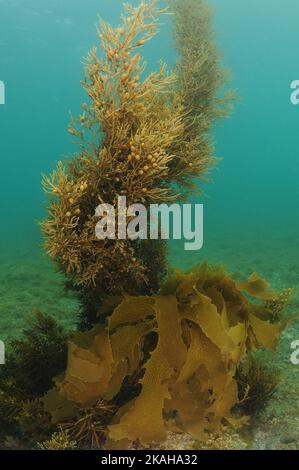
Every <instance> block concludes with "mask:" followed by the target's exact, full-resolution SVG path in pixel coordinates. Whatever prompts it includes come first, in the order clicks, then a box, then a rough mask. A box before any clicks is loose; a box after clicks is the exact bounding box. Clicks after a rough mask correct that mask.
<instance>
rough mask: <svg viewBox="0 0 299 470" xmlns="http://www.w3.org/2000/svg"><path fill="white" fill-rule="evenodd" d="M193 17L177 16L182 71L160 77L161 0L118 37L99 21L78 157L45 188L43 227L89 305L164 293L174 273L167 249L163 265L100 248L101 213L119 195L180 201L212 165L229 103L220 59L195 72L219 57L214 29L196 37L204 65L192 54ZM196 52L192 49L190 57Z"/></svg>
mask: <svg viewBox="0 0 299 470" xmlns="http://www.w3.org/2000/svg"><path fill="white" fill-rule="evenodd" d="M184 9H185V7H184V2H179V3H178V4H177V11H176V15H175V17H176V21H177V31H178V32H177V37H178V38H179V40H178V41H177V43H178V50H179V53H180V55H181V59H180V60H179V63H178V65H177V67H176V69H175V70H173V71H168V70H167V66H166V64H165V63H163V62H161V64H160V68H159V70H157V71H156V72H151V73H148V72H146V65H145V63H144V60H143V58H142V54H141V51H142V47H143V46H144V45H145V44H146V43H147V42H148V41H150V40H151V39H152V38H153V37H154V36H155V35H156V34H157V33H158V26H159V17H160V16H161V15H163V14H164V13H165V10H162V9H160V8H159V6H158V2H157V1H156V0H149V1H145V0H142V1H141V2H140V5H139V6H137V7H133V6H130V5H126V7H125V13H124V15H123V16H122V23H121V25H119V26H118V27H116V28H113V27H112V26H111V25H109V24H107V23H106V22H104V21H103V20H100V24H99V30H98V39H99V45H98V47H95V48H93V49H91V51H90V53H89V54H88V56H87V58H86V60H85V75H84V80H83V82H82V85H83V87H84V89H85V91H86V95H87V101H86V102H85V103H83V104H82V114H81V115H80V116H79V118H78V119H74V118H72V121H71V123H70V127H69V132H70V134H71V135H73V136H74V137H76V138H77V140H78V144H79V152H78V154H76V155H74V156H73V157H72V158H71V159H70V160H69V161H67V162H65V163H62V162H60V163H59V164H58V167H57V169H56V171H54V172H53V173H52V175H50V176H46V177H45V178H44V180H43V186H44V189H45V192H46V193H47V194H48V195H49V196H50V205H49V208H48V218H47V220H46V221H44V222H43V223H42V229H43V232H44V235H45V238H46V250H47V252H48V254H49V255H50V256H51V257H52V258H53V259H54V260H55V261H57V263H58V265H59V267H60V268H61V269H62V270H63V271H64V272H65V273H66V274H67V275H68V277H69V279H70V280H71V283H72V284H73V285H74V286H75V287H77V288H79V291H80V294H83V296H84V298H86V297H87V299H88V300H87V302H88V303H89V304H90V299H91V298H92V299H93V298H94V297H95V295H94V294H95V293H96V296H97V297H98V292H99V291H100V292H101V293H102V294H106V293H110V294H111V293H112V294H115V293H117V292H119V291H122V290H124V291H127V292H130V293H132V294H153V293H156V292H157V289H158V288H159V285H160V284H161V281H162V280H163V275H164V274H165V272H166V261H165V260H166V256H165V246H164V244H163V243H162V244H160V245H159V244H158V243H157V244H156V245H157V253H159V259H158V256H151V259H152V260H154V261H153V262H148V260H149V256H148V250H150V252H151V255H153V247H151V246H150V244H147V243H143V242H140V241H136V242H132V241H128V240H117V241H114V240H113V241H111V240H106V241H101V242H99V241H98V240H97V238H96V235H95V225H96V222H97V219H96V217H95V209H96V207H97V206H98V205H99V204H100V203H103V202H104V203H109V204H112V205H113V206H116V205H117V204H116V203H117V200H118V197H119V196H126V197H127V204H128V205H130V204H132V203H143V204H144V205H145V206H148V205H149V204H151V203H154V202H156V203H158V202H159V203H167V202H169V201H174V200H180V199H182V197H183V195H184V194H185V193H186V192H188V191H190V189H191V188H193V189H194V185H193V182H194V178H197V177H202V176H203V175H204V173H205V172H206V170H207V168H208V167H209V165H210V164H211V163H212V162H213V157H212V151H213V149H212V146H211V145H210V142H209V140H208V139H207V135H206V134H207V131H208V129H209V128H210V126H211V125H212V123H213V122H214V120H215V118H216V117H218V116H219V114H221V113H219V109H220V108H221V105H222V102H220V101H218V100H216V97H215V94H216V91H217V88H218V86H219V85H220V84H221V83H222V78H220V77H222V72H221V71H220V70H219V69H218V67H219V64H218V62H217V61H216V59H209V60H210V61H211V64H210V65H209V66H203V67H202V68H201V67H199V65H197V67H196V66H195V65H194V64H193V63H192V61H195V59H196V61H195V63H198V61H199V60H206V57H207V56H208V57H210V56H209V54H210V53H211V51H212V50H213V46H212V45H210V41H211V35H210V30H209V28H208V27H207V28H205V29H203V31H201V30H200V29H199V30H198V29H195V30H194V38H193V40H194V42H197V43H198V47H200V48H201V49H203V51H202V56H201V55H200V56H199V57H193V56H190V55H188V56H187V55H186V48H188V49H189V46H190V44H189V43H190V41H191V39H190V34H191V33H190V34H189V35H187V34H185V30H186V28H187V25H188V21H189V18H188V16H186V17H185V19H183V15H182V12H184V11H185V10H184ZM201 15H202V10H201V9H199V10H196V18H197V17H198V19H199V21H200V22H201V23H202V24H205V22H206V19H207V18H206V16H203V17H201ZM195 22H196V21H195ZM198 41H201V42H202V44H201V42H198ZM184 44H185V45H184ZM195 50H196V47H194V46H193V49H191V51H190V53H191V52H192V51H193V54H195ZM215 55H216V53H215ZM213 57H214V56H213ZM189 61H190V63H189V65H188V62H189ZM209 63H210V62H209ZM188 66H189V70H188V71H187V68H188ZM187 74H188V79H189V80H190V81H189V87H187V83H186V75H187ZM206 74H207V76H206ZM199 87H200V89H199ZM190 88H191V89H190ZM94 313H95V312H93V313H92V315H91V316H94Z"/></svg>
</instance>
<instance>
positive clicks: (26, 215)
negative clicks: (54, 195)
mask: <svg viewBox="0 0 299 470" xmlns="http://www.w3.org/2000/svg"><path fill="white" fill-rule="evenodd" d="M133 3H134V4H137V3H138V2H137V1H136V0H135V1H134V2H133ZM210 3H211V4H212V5H213V6H214V10H215V32H216V38H217V41H218V44H219V47H220V50H221V53H222V57H223V62H224V64H225V65H226V66H227V67H228V68H229V69H230V70H231V86H232V88H235V89H237V90H238V96H239V100H238V101H237V102H236V107H235V110H234V112H233V114H232V116H231V117H230V119H228V120H225V121H224V122H222V123H221V124H219V125H218V126H217V128H216V129H215V131H214V134H215V144H216V148H215V152H216V154H217V155H218V156H219V157H221V158H222V159H223V160H222V161H220V162H219V166H218V169H217V170H215V171H213V173H212V178H213V183H212V184H206V185H205V186H204V189H205V196H204V197H201V198H199V199H196V201H197V202H201V203H204V205H205V245H204V249H203V250H201V251H200V252H198V253H191V254H190V253H189V254H187V253H186V252H184V251H183V250H182V246H181V245H180V244H171V251H170V259H171V262H172V263H173V264H175V265H179V266H182V267H188V266H190V265H191V264H193V263H195V262H198V261H201V260H203V259H209V260H210V261H213V262H214V261H215V262H223V263H225V264H226V265H227V266H228V267H229V269H230V270H231V271H232V272H233V273H234V274H235V275H236V276H237V277H240V278H242V277H244V276H246V275H247V274H250V272H252V271H258V272H260V273H261V274H262V275H264V276H267V278H268V279H269V280H270V281H271V283H272V284H273V285H274V286H275V287H276V288H283V287H289V286H290V287H297V286H298V283H299V282H298V281H299V237H298V230H299V217H298V203H299V184H298V181H299V165H298V160H299V154H298V124H299V106H293V105H292V104H291V102H290V94H291V90H290V84H291V82H292V81H293V80H296V79H299V70H298V60H297V53H296V51H297V45H298V43H299V29H298V19H299V3H298V0H284V1H283V2H282V1H281V0H251V1H250V2H249V1H244V0H243V1H241V0H213V1H212V0H211V1H210ZM121 7H122V1H121V0H84V1H83V0H0V80H1V81H3V82H4V83H5V87H6V103H5V105H4V106H2V105H1V106H0V155H1V185H0V218H1V225H0V227H1V229H0V339H1V338H6V337H8V336H14V335H15V334H17V333H18V332H19V330H20V329H21V328H22V326H23V325H24V324H25V322H26V319H27V318H28V316H29V315H30V313H31V312H32V310H33V309H35V308H39V309H42V310H45V311H47V312H49V313H52V314H53V315H56V317H57V318H58V319H59V321H61V322H63V323H65V324H67V325H70V324H71V323H72V321H73V318H74V314H75V312H76V310H77V304H76V301H75V300H74V299H72V298H71V297H69V296H66V295H65V293H64V292H63V278H62V277H61V276H59V275H58V274H56V273H55V271H54V269H53V267H52V265H51V263H50V262H49V261H48V260H47V259H46V258H45V257H44V255H43V250H42V247H41V243H42V241H41V238H40V234H39V229H38V226H37V221H38V220H40V219H42V218H43V217H44V215H45V212H44V207H45V200H44V195H43V193H42V190H41V184H40V181H41V175H42V174H43V173H49V172H50V171H51V170H52V169H53V168H54V167H55V165H56V162H57V160H59V159H61V158H63V157H64V156H65V155H68V154H70V153H72V152H73V151H75V150H76V147H74V145H73V144H72V142H71V139H70V136H69V134H68V133H67V126H68V123H69V112H70V111H71V112H72V113H73V114H74V115H76V114H77V113H78V112H79V110H80V103H81V101H82V100H83V99H84V94H83V91H82V88H81V86H80V80H81V79H82V77H83V69H82V64H81V60H82V58H83V57H84V56H85V55H86V54H87V52H88V50H89V48H90V47H91V46H92V45H94V44H95V42H96V40H97V37H96V30H95V24H96V19H97V15H98V14H100V15H101V16H102V17H104V19H107V20H108V21H110V22H112V23H113V24H117V23H118V20H119V16H120V12H121ZM164 21H165V20H164ZM145 56H146V59H147V61H148V67H149V70H151V69H155V68H157V66H158V62H159V60H160V58H163V59H164V60H166V61H167V62H168V63H169V65H170V66H171V65H172V64H173V62H174V59H175V54H174V51H173V49H172V39H171V35H170V25H169V24H167V23H165V24H162V25H161V33H160V35H159V36H158V37H157V38H155V39H154V41H153V42H151V43H150V45H148V46H146V48H145ZM298 306H299V302H298V300H296V299H295V300H294V305H293V308H294V309H296V308H297V307H298ZM298 338H299V328H296V325H295V326H293V328H292V329H290V330H288V332H287V333H286V336H285V339H284V340H283V344H282V347H281V350H280V353H279V356H278V359H277V362H278V363H279V366H280V367H281V368H282V369H286V372H285V373H286V379H285V383H284V385H283V386H284V387H286V388H287V389H288V390H289V389H290V388H291V389H292V390H295V392H294V393H295V395H294V397H293V400H294V402H292V403H293V405H291V404H289V405H287V404H286V403H285V402H284V401H283V400H282V402H280V409H282V410H283V411H282V413H283V416H284V418H285V416H286V415H287V416H288V417H287V418H286V419H290V420H291V419H295V418H296V417H297V416H299V412H296V410H295V411H294V412H291V410H292V409H293V410H294V406H295V402H296V400H295V397H296V390H298V389H299V387H298V380H299V379H297V376H298V374H299V370H296V372H297V376H296V374H294V369H292V368H291V366H290V365H289V361H288V357H289V356H288V355H289V350H288V349H289V344H290V342H291V341H292V340H293V339H298ZM283 390H284V389H283ZM281 393H282V395H283V391H282V392H281ZM292 407H293V408H292ZM274 409H275V406H274ZM269 413H271V410H270V412H269ZM291 415H292V418H291ZM287 426H288V425H287ZM293 426H295V424H294V423H293V422H292V423H291V422H290V423H289V427H291V428H293ZM297 427H298V423H297ZM278 434H279V432H278ZM265 439H266V438H265ZM298 442H299V436H298Z"/></svg>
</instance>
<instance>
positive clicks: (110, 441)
mask: <svg viewBox="0 0 299 470" xmlns="http://www.w3.org/2000/svg"><path fill="white" fill-rule="evenodd" d="M249 282H250V281H249ZM253 293H254V291H253V290H252V289H251V294H253ZM270 295H272V294H270V293H269V292H266V291H260V290H258V291H257V292H256V296H257V299H263V298H264V297H265V296H267V297H269V296H270ZM258 304H259V305H263V302H262V300H260V302H259V303H258ZM283 328H284V325H283V324H280V323H271V322H270V318H269V319H268V320H264V319H263V320H261V318H260V314H259V311H258V310H257V303H256V302H255V303H252V302H250V301H249V300H247V299H246V296H245V295H244V292H243V291H242V288H241V287H239V286H238V285H237V284H236V283H235V282H234V281H233V280H232V279H231V278H230V277H229V276H228V275H227V274H226V273H225V271H223V270H221V269H216V268H211V267H209V266H206V265H203V266H201V267H200V268H198V269H197V270H196V271H194V272H191V273H186V274H184V273H177V274H176V276H175V277H174V278H173V279H171V280H170V281H169V282H168V284H167V285H165V287H164V288H163V290H162V291H161V294H160V295H157V296H146V297H142V296H137V297H136V296H128V295H125V296H124V298H123V299H122V301H121V302H120V303H119V305H118V306H117V307H116V309H115V310H114V312H113V314H112V315H111V316H110V317H109V319H108V321H107V323H105V324H103V325H97V326H95V327H94V328H93V329H92V330H91V331H89V332H88V333H78V334H77V335H75V336H74V337H73V338H72V340H71V342H70V343H69V356H68V367H67V369H66V372H65V374H64V375H63V376H61V377H59V378H58V379H57V381H56V387H55V388H54V389H52V390H51V391H49V393H48V394H47V395H46V396H45V397H44V399H43V403H44V406H45V411H46V412H47V413H49V414H50V415H51V416H52V420H53V423H56V424H60V425H61V424H62V423H63V422H69V420H72V419H73V426H75V429H76V426H77V427H80V424H78V423H82V420H81V421H80V420H79V421H78V419H77V418H75V419H74V407H75V408H78V407H79V408H80V407H81V408H82V407H83V409H88V408H90V407H91V406H92V404H93V403H96V402H97V401H98V400H101V402H102V403H105V404H106V405H105V406H104V409H105V408H107V407H108V409H109V406H110V407H112V408H111V414H110V417H109V422H108V423H107V421H106V426H105V430H106V431H105V446H106V448H109V449H112V448H118V449H125V448H131V447H132V445H134V443H136V442H138V443H139V444H140V445H141V446H143V447H148V446H152V445H157V444H158V443H161V442H163V441H165V440H166V439H167V433H168V432H177V433H186V434H189V435H190V436H192V437H193V438H194V439H196V440H198V441H203V440H205V439H210V437H211V434H212V433H218V434H219V433H221V432H223V430H224V429H225V428H227V427H228V426H231V427H232V428H233V429H239V428H241V427H242V426H243V425H244V424H247V423H248V421H249V418H248V416H246V415H244V414H240V413H234V412H233V409H234V407H235V406H236V405H237V404H238V403H239V401H240V399H239V384H238V377H237V374H238V371H239V366H240V364H241V363H242V361H243V360H244V358H245V357H246V356H247V355H248V354H250V353H252V352H254V351H256V350H257V349H258V348H269V349H272V350H275V349H276V346H277V342H278V339H279V335H280V333H281V331H282V330H283ZM239 374H240V372H239ZM249 387H250V384H249ZM128 388H131V392H130V393H129V394H128ZM125 390H126V393H125V392H124V391H125ZM255 391H256V389H255V390H253V393H255ZM247 392H249V390H248V391H247ZM103 415H104V414H103ZM76 423H77V424H76ZM77 432H78V433H79V434H80V429H77ZM102 432H103V431H102ZM102 444H103V442H102Z"/></svg>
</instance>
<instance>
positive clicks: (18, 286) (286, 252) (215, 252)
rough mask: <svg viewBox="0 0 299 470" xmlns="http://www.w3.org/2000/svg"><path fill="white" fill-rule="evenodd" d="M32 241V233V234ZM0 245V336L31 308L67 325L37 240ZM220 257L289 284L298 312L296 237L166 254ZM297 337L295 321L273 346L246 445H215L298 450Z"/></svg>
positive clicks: (70, 307)
mask: <svg viewBox="0 0 299 470" xmlns="http://www.w3.org/2000/svg"><path fill="white" fill-rule="evenodd" d="M33 240H34V238H33ZM32 244H33V247H32V246H29V245H28V246H27V247H24V246H22V247H21V246H19V248H17V249H14V250H10V249H9V248H8V249H7V250H1V254H0V339H1V340H5V341H6V340H7V339H9V338H12V337H15V336H17V335H19V334H20V332H21V330H22V328H23V327H24V326H26V323H27V320H28V319H29V318H30V316H31V315H32V312H33V311H34V310H41V311H43V312H45V313H48V314H51V315H53V316H54V317H55V318H56V319H57V320H58V321H59V323H61V324H62V325H64V326H65V327H66V328H68V329H72V328H73V327H74V325H75V321H76V312H77V310H78V305H77V302H76V300H75V299H74V298H73V297H72V295H71V294H69V293H66V292H65V291H64V278H63V276H62V275H61V274H58V273H57V272H56V271H55V267H54V266H53V264H52V263H51V262H50V261H49V260H48V259H47V257H46V256H45V255H44V254H43V250H42V248H41V246H39V242H35V241H33V242H32ZM204 260H208V261H209V262H211V263H212V262H216V263H219V262H222V263H223V264H224V265H225V266H226V267H227V268H228V270H229V271H230V272H231V273H232V274H233V276H234V277H235V278H236V279H243V278H245V277H247V276H248V275H249V274H251V273H252V272H254V271H257V272H258V273H259V274H260V275H261V276H263V277H265V278H266V279H267V280H268V281H269V282H270V283H271V286H272V287H273V288H275V289H278V290H279V289H285V288H289V287H292V288H295V293H294V296H293V300H292V305H291V310H292V311H293V312H294V313H295V312H296V311H297V312H299V294H298V292H297V291H296V289H297V288H298V287H299V282H298V281H299V240H298V238H296V237H295V236H293V235H290V236H288V235H283V236H281V237H279V236H277V237H274V236H273V237H272V238H269V237H267V238H259V239H257V238H253V237H251V238H250V237H247V238H245V237H243V236H237V235H236V236H235V239H234V240H232V239H231V238H227V239H224V238H222V239H221V240H220V239H217V238H214V239H213V238H211V237H210V239H209V244H208V248H205V249H204V250H202V251H200V252H197V253H194V252H189V253H187V252H184V251H182V247H181V246H179V245H176V246H174V247H173V248H172V250H171V253H170V261H171V263H172V264H175V265H177V266H180V267H182V268H187V267H190V265H192V264H195V263H196V262H201V261H204ZM295 340H299V320H298V321H294V323H293V324H292V325H291V326H290V327H289V328H288V329H287V330H286V331H285V333H284V335H283V337H282V339H281V342H280V345H279V350H278V352H277V354H276V355H275V356H269V359H268V360H269V361H272V362H273V364H274V365H275V366H276V367H277V368H278V369H279V370H280V372H281V384H280V386H279V387H278V389H277V391H276V393H275V395H274V397H273V398H272V399H271V401H270V402H269V403H268V404H267V405H266V407H265V409H264V410H263V411H262V412H261V413H260V415H259V416H258V418H257V419H256V422H255V423H254V426H253V438H252V440H251V441H250V444H248V441H247V442H246V443H245V442H244V441H242V439H239V438H238V437H237V436H235V437H233V438H232V437H231V436H229V437H228V438H227V439H224V441H222V440H220V442H218V443H216V445H217V446H218V447H219V446H220V448H221V446H223V447H224V446H225V447H227V448H244V447H245V446H246V445H247V446H248V445H249V448H251V449H299V366H294V365H292V364H291V361H290V356H291V346H290V345H291V343H292V342H293V341H295ZM170 441H171V442H170V444H169V445H170V446H174V448H177V447H181V448H188V447H189V446H190V445H193V444H192V443H190V440H189V439H187V437H186V439H184V438H183V437H182V436H179V437H178V438H173V439H170Z"/></svg>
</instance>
